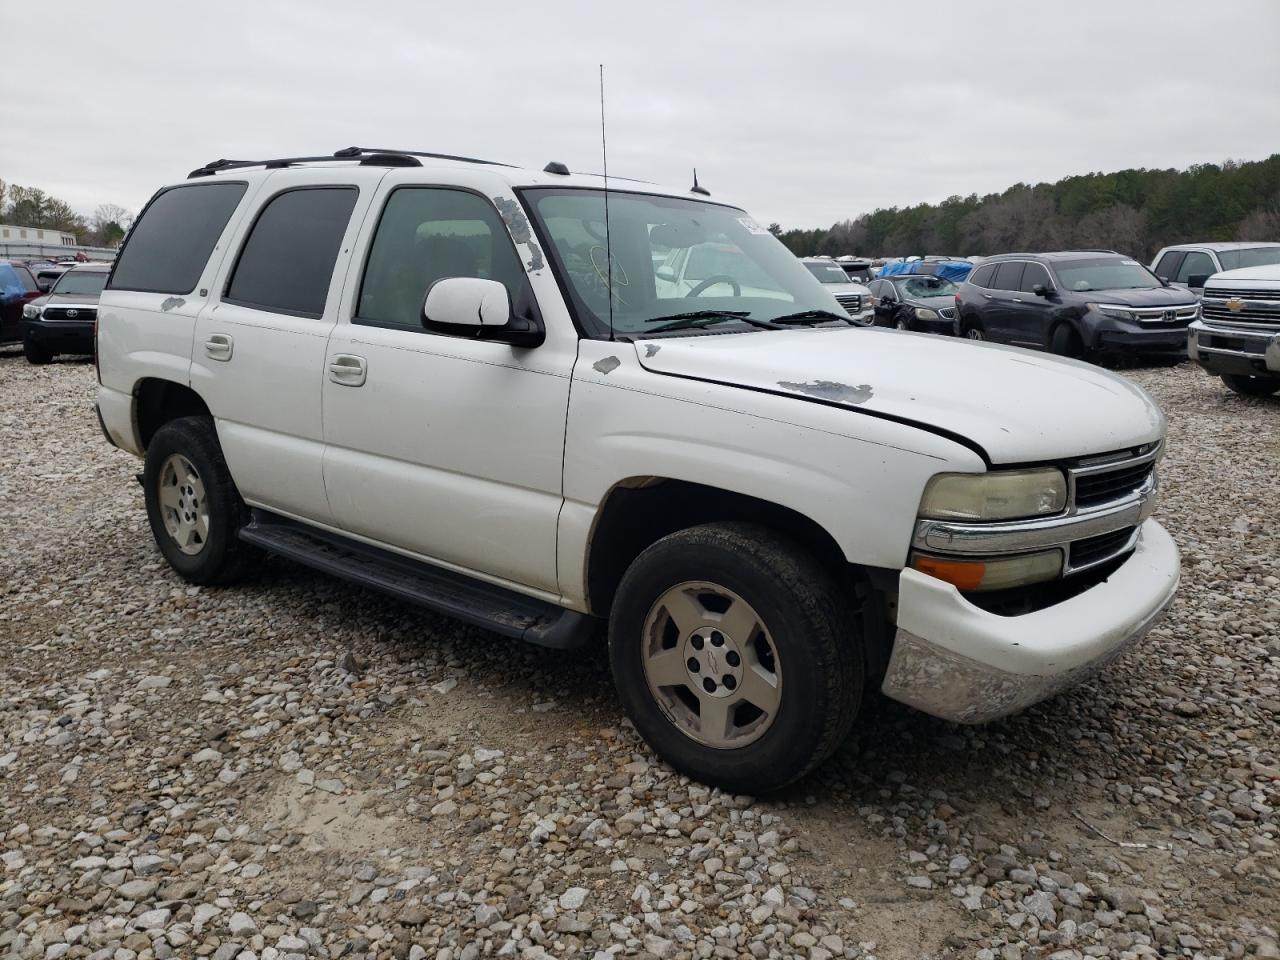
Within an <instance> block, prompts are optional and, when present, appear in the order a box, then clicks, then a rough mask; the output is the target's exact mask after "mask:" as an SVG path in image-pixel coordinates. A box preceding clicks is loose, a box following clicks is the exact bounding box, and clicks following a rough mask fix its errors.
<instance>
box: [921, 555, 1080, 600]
mask: <svg viewBox="0 0 1280 960" xmlns="http://www.w3.org/2000/svg"><path fill="white" fill-rule="evenodd" d="M911 566H912V567H913V568H915V569H916V570H919V571H920V572H921V573H927V574H928V575H929V576H931V577H937V578H938V579H939V580H944V581H946V582H947V583H950V584H952V585H954V586H955V588H956V589H957V590H963V591H966V592H981V591H985V590H1006V589H1008V588H1009V587H1020V586H1024V585H1026V584H1028V583H1041V582H1043V581H1045V580H1056V579H1057V578H1058V577H1059V576H1060V575H1061V573H1062V551H1061V550H1042V551H1041V552H1039V553H1025V554H1023V555H1022V556H1018V557H1006V558H1003V559H1000V560H957V559H955V558H954V557H931V556H929V555H928V554H923V553H913V554H912V555H911Z"/></svg>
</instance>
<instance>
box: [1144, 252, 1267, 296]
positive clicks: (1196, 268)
mask: <svg viewBox="0 0 1280 960" xmlns="http://www.w3.org/2000/svg"><path fill="white" fill-rule="evenodd" d="M1272 263H1280V243H1253V242H1247V241H1246V242H1240V241H1236V242H1234V243H1180V244H1178V245H1177V246H1173V247H1164V248H1162V249H1161V250H1160V252H1159V253H1157V254H1156V255H1155V259H1154V260H1152V261H1151V272H1152V273H1154V274H1155V275H1156V276H1158V277H1160V278H1161V279H1163V280H1168V281H1169V282H1170V283H1174V284H1177V285H1178V286H1180V287H1187V288H1188V289H1190V290H1191V291H1193V292H1195V293H1203V292H1204V285H1205V281H1207V280H1208V279H1209V277H1211V276H1213V274H1215V273H1221V272H1222V271H1223V270H1238V269H1241V268H1243V267H1261V266H1266V265H1267V264H1272Z"/></svg>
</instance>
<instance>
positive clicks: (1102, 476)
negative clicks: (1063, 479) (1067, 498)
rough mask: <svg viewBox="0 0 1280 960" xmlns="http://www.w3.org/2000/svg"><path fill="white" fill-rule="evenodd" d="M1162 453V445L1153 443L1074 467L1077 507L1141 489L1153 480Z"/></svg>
mask: <svg viewBox="0 0 1280 960" xmlns="http://www.w3.org/2000/svg"><path fill="white" fill-rule="evenodd" d="M1159 453H1160V448H1159V446H1158V445H1152V446H1150V447H1149V448H1147V449H1139V450H1137V451H1130V452H1129V453H1128V454H1118V455H1114V456H1112V457H1111V458H1091V459H1089V460H1084V461H1081V462H1080V463H1078V464H1077V465H1076V466H1074V467H1072V468H1070V469H1069V470H1068V471H1067V473H1068V475H1069V477H1070V479H1071V487H1072V491H1073V493H1074V503H1075V508H1076V509H1077V510H1080V509H1088V508H1090V507H1097V506H1101V505H1103V504H1106V503H1110V502H1112V501H1113V500H1123V499H1124V498H1125V497H1128V496H1130V495H1132V494H1135V493H1137V492H1138V491H1139V490H1141V489H1142V488H1143V487H1145V486H1146V485H1147V484H1148V483H1149V482H1150V481H1151V477H1152V474H1153V473H1154V472H1155V468H1156V457H1157V455H1158V454H1159Z"/></svg>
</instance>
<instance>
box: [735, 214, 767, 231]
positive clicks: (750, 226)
mask: <svg viewBox="0 0 1280 960" xmlns="http://www.w3.org/2000/svg"><path fill="white" fill-rule="evenodd" d="M738 222H739V223H740V224H742V225H743V226H744V227H746V228H747V232H748V233H755V234H761V233H768V232H769V231H768V230H766V229H765V228H764V227H762V226H760V224H758V223H756V222H755V221H754V220H753V219H751V218H750V217H738Z"/></svg>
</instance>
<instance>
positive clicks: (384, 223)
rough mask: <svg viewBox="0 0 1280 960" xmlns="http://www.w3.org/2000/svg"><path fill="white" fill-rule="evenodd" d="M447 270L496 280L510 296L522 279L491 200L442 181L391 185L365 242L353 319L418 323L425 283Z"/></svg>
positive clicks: (513, 297)
mask: <svg viewBox="0 0 1280 960" xmlns="http://www.w3.org/2000/svg"><path fill="white" fill-rule="evenodd" d="M448 277H478V278H480V279H482V280H497V281H498V282H499V283H502V284H504V285H505V286H506V288H507V290H508V291H509V292H510V294H511V300H512V303H513V304H514V303H515V302H516V300H517V295H518V293H519V291H520V290H521V287H522V286H523V284H524V282H525V274H524V268H523V266H521V264H520V260H519V258H518V257H517V256H516V251H515V247H514V246H513V245H512V243H511V238H510V236H509V235H508V234H507V230H506V227H505V226H503V223H502V221H501V219H500V218H499V217H498V212H497V211H496V210H495V209H494V208H493V206H492V204H490V203H489V201H487V200H485V199H483V198H481V197H479V196H477V195H476V194H474V193H467V192H466V191H464V190H449V189H446V188H441V187H401V188H399V189H398V190H395V191H394V192H392V194H391V196H390V197H389V198H388V199H387V203H386V206H385V207H384V208H383V211H382V218H381V219H380V220H379V221H378V230H377V233H375V234H374V238H373V245H372V246H371V247H370V249H369V259H368V262H367V263H366V264H365V268H364V280H363V282H362V283H361V285H360V298H359V300H358V302H357V304H356V319H357V320H363V321H365V322H367V323H375V324H384V325H391V326H397V327H409V328H412V329H415V330H421V329H422V305H423V302H424V301H425V300H426V298H427V291H428V290H430V289H431V285H432V284H433V283H435V282H436V281H437V280H444V279H446V278H448Z"/></svg>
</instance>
